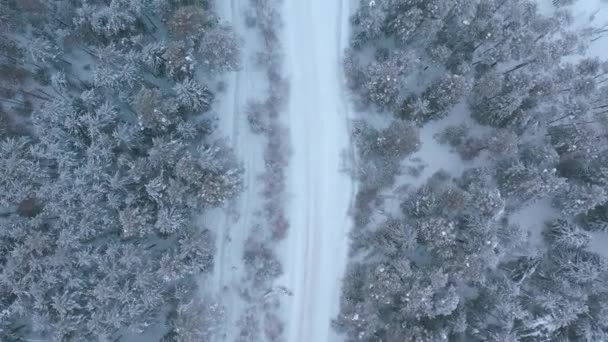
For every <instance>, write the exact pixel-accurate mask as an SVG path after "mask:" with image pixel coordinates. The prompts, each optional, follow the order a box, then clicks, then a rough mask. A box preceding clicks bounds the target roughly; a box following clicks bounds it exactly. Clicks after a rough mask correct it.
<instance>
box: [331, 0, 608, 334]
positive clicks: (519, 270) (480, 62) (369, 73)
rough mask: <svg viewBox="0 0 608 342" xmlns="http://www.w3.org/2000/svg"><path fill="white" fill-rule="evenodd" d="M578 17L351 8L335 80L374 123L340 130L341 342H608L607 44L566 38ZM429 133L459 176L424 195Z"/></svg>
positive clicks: (442, 2)
mask: <svg viewBox="0 0 608 342" xmlns="http://www.w3.org/2000/svg"><path fill="white" fill-rule="evenodd" d="M574 2H575V1H554V2H553V7H554V8H553V12H554V13H552V15H546V14H541V12H540V10H539V7H538V4H537V2H535V1H528V0H507V1H491V0H488V1H485V0H484V1H461V0H449V1H446V0H437V1H433V0H431V1H417V0H387V1H382V0H375V1H374V0H372V1H368V0H365V1H361V3H360V4H359V8H358V10H357V11H356V13H355V14H354V15H353V16H352V18H351V25H352V29H353V33H352V37H351V42H350V49H349V51H348V53H347V56H346V59H345V61H344V70H345V75H346V78H347V83H348V87H349V88H350V89H351V90H352V91H353V93H354V94H355V96H354V100H355V101H356V104H357V107H358V108H359V110H360V111H362V112H367V113H377V114H372V115H366V116H364V117H363V118H362V119H361V120H358V121H357V122H356V123H355V124H354V125H353V130H352V134H353V141H354V145H355V149H356V151H357V156H358V157H357V163H356V166H354V167H353V169H352V173H353V175H354V176H355V177H356V178H357V179H358V181H359V183H360V186H359V191H358V194H357V198H356V208H355V219H356V221H355V227H354V228H353V232H352V239H353V245H352V258H351V263H350V266H349V269H348V271H347V274H346V276H345V281H344V287H343V293H342V300H341V313H340V315H339V317H338V318H337V319H336V320H335V322H334V325H335V327H336V328H337V329H338V330H339V331H341V332H343V333H345V334H346V337H347V338H346V340H348V341H370V342H372V341H374V342H376V341H386V342H391V341H496V342H505V341H522V342H523V341H526V342H527V341H608V321H607V320H606V313H607V312H608V311H607V310H608V301H607V300H606V298H608V259H606V255H607V254H606V248H607V246H606V245H603V248H600V250H598V249H597V248H592V247H593V246H592V243H593V242H594V240H598V239H601V237H602V236H604V235H602V234H605V233H606V232H607V231H608V202H607V201H608V144H607V143H606V142H607V141H606V139H607V137H608V120H606V118H607V115H608V111H607V109H608V99H607V97H606V95H607V94H608V83H607V81H608V62H606V61H605V60H603V59H600V58H598V57H593V56H589V55H588V54H586V51H587V48H588V47H589V46H590V45H591V44H593V43H594V42H595V41H597V40H598V39H600V38H602V34H604V32H605V27H604V29H601V28H600V29H593V28H589V29H574V28H573V26H572V25H571V24H572V21H573V17H572V14H571V12H570V9H571V8H572V7H568V6H567V5H571V4H572V3H574ZM574 6H576V5H574ZM604 51H606V50H604ZM378 121H380V122H382V123H383V125H378V124H377V122H378ZM434 123H439V124H441V125H442V126H441V127H443V128H442V129H441V130H439V131H438V132H437V133H436V134H434V136H432V137H431V140H433V141H434V143H435V144H443V145H444V146H445V147H446V148H449V149H450V150H451V151H452V153H455V154H457V155H458V156H459V159H460V161H461V163H462V165H464V167H463V168H462V170H460V171H462V172H452V171H450V170H433V171H432V175H428V177H426V178H421V177H422V176H421V175H424V173H425V167H426V165H425V164H424V163H418V164H416V165H417V167H412V166H411V165H413V164H412V163H411V162H412V160H408V158H410V159H412V157H413V159H415V157H418V156H419V154H416V152H417V151H419V149H421V148H424V145H425V144H429V143H432V141H431V142H429V141H428V139H427V141H422V139H421V137H420V136H421V133H420V132H425V130H426V129H427V126H429V125H433V124H434ZM435 127H437V126H435ZM423 158H428V159H432V158H433V156H432V155H427V156H423ZM412 183H420V184H421V185H420V186H412ZM530 207H532V208H534V207H537V208H540V207H546V208H547V209H546V210H544V211H542V210H536V211H533V212H532V213H528V214H527V215H528V216H536V218H534V217H533V218H532V219H535V220H536V221H538V223H535V226H534V227H524V226H523V225H520V224H519V222H518V220H516V217H517V215H518V213H521V212H522V210H524V209H526V208H530ZM543 215H545V216H546V217H543ZM539 217H540V219H539ZM536 221H535V222H536ZM603 241H606V240H603Z"/></svg>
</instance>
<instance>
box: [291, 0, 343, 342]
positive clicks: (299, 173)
mask: <svg viewBox="0 0 608 342" xmlns="http://www.w3.org/2000/svg"><path fill="white" fill-rule="evenodd" d="M345 11H346V12H347V11H348V3H347V2H343V1H324V0H307V1H295V0H291V1H287V2H286V3H285V5H284V10H283V18H284V22H285V32H284V39H283V41H284V46H285V51H286V65H285V66H286V69H287V73H288V75H289V76H290V85H291V87H290V89H291V92H290V94H291V95H290V101H289V106H288V115H287V117H288V118H287V122H288V124H289V127H290V133H291V146H292V150H293V155H292V159H291V164H290V167H289V170H288V193H289V194H290V196H291V197H290V203H289V207H288V211H287V212H288V214H289V220H290V232H289V236H288V238H287V239H288V240H287V242H286V244H285V251H284V254H285V255H284V265H285V275H284V276H283V277H282V278H281V279H279V282H281V283H283V284H285V285H286V286H287V287H288V288H290V289H292V292H293V296H292V297H289V298H287V299H286V301H285V303H286V315H287V317H286V319H285V323H286V334H285V336H286V340H287V342H313V341H314V342H326V341H332V342H334V341H336V339H337V337H336V336H335V335H334V334H333V333H332V332H331V324H330V323H331V319H332V318H333V317H334V316H335V315H336V314H337V310H338V300H339V295H340V291H341V277H342V273H343V270H344V266H345V264H346V253H347V243H348V237H347V234H348V231H349V228H350V224H351V222H350V218H349V216H348V209H349V207H350V204H351V198H352V193H353V183H352V181H351V179H350V178H349V177H348V175H346V174H344V173H342V172H341V171H340V168H341V161H342V156H343V155H342V152H343V151H344V150H350V148H349V147H350V141H349V132H348V122H347V119H348V118H347V108H348V105H347V101H346V99H345V92H344V91H343V88H342V74H341V55H342V54H341V51H342V48H343V46H344V42H343V41H342V40H343V39H344V37H345V36H346V35H347V33H346V32H347V31H346V30H347V28H348V25H347V23H346V25H345V22H344V20H345V17H344V16H345V15H348V13H344V12H345Z"/></svg>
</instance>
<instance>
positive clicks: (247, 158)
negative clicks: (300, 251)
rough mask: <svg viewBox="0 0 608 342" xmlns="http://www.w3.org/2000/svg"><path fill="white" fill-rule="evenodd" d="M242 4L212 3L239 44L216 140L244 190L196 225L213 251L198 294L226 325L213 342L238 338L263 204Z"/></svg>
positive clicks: (261, 81)
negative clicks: (212, 242)
mask: <svg viewBox="0 0 608 342" xmlns="http://www.w3.org/2000/svg"><path fill="white" fill-rule="evenodd" d="M248 5H249V3H248V2H247V1H238V0H225V1H217V11H218V14H219V15H220V17H221V18H222V19H223V20H225V21H227V22H229V23H230V24H231V25H232V26H233V27H234V29H235V31H236V33H237V34H238V35H239V36H240V38H241V39H242V43H243V44H242V51H243V53H242V67H241V69H240V70H239V71H237V72H232V73H230V74H229V75H228V77H227V78H226V90H225V93H224V94H222V95H221V96H220V97H219V98H220V102H219V103H218V104H217V107H216V108H217V112H218V114H219V122H218V132H217V133H218V135H219V136H220V137H224V138H226V140H227V143H228V145H229V146H231V147H232V148H233V149H234V152H235V154H236V157H237V158H238V160H240V161H241V162H242V164H243V167H244V174H243V181H244V191H243V192H242V193H241V194H240V195H239V196H238V198H237V199H236V200H234V201H233V202H231V203H229V204H228V205H226V206H225V207H224V208H221V209H216V210H213V211H211V212H206V213H204V215H203V216H202V218H204V219H205V220H204V221H203V222H201V224H202V225H204V226H205V227H206V228H209V229H211V230H213V231H214V232H215V234H216V239H217V240H216V246H217V249H218V250H217V252H216V256H215V260H214V268H213V272H212V274H211V275H210V276H209V277H208V278H206V279H202V281H203V282H204V284H203V285H202V286H201V289H202V290H203V291H204V292H205V295H211V296H213V299H215V300H217V301H219V302H220V303H221V304H222V305H223V306H224V307H225V310H226V312H225V323H224V325H223V326H222V327H221V330H220V332H219V333H218V334H217V335H216V336H215V337H216V341H235V340H236V336H237V335H238V333H239V328H238V324H237V322H238V319H239V317H240V315H241V313H242V312H243V311H244V308H245V307H246V303H245V301H244V300H243V299H242V297H241V296H240V293H241V291H243V290H244V288H243V286H244V282H243V281H242V279H243V277H244V274H245V271H244V269H243V268H244V265H243V261H242V257H243V246H244V241H245V239H246V238H247V237H248V236H249V231H250V230H251V228H252V225H253V222H255V221H256V215H257V211H258V210H259V208H260V206H261V203H263V201H262V199H261V197H260V195H259V193H260V184H259V182H258V179H257V177H258V176H259V175H260V174H261V173H262V172H263V171H264V168H265V166H264V160H263V153H264V141H263V137H261V136H258V135H256V134H254V133H253V132H251V130H250V128H249V124H248V121H247V117H246V114H245V111H244V109H245V106H246V104H247V101H248V100H250V99H260V98H263V97H264V96H265V93H266V88H267V82H266V81H265V80H266V77H265V74H264V73H263V70H261V69H260V68H259V67H258V66H257V65H256V64H255V62H254V60H253V53H255V51H257V50H258V46H260V44H259V39H258V38H257V36H256V32H255V31H254V30H251V29H247V28H246V27H245V24H244V17H245V16H244V13H245V10H246V9H248Z"/></svg>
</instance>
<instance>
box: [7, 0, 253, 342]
mask: <svg viewBox="0 0 608 342" xmlns="http://www.w3.org/2000/svg"><path fill="white" fill-rule="evenodd" d="M213 6H214V4H213V3H211V2H209V1H206V0H200V1H199V0H183V1H182V0H159V1H156V0H155V1H146V0H142V1H138V0H90V1H88V0H87V1H72V0H65V1H63V0H61V1H38V0H27V1H12V0H8V1H2V2H0V27H1V29H2V31H1V32H2V34H1V36H0V46H1V48H0V69H1V71H0V135H1V141H0V151H1V152H0V175H1V176H0V186H1V189H2V191H1V194H0V209H1V218H0V226H1V228H0V265H1V266H0V298H1V300H0V340H2V341H7V342H11V341H30V340H36V341H38V340H39V339H40V338H44V339H45V340H55V341H117V340H121V336H127V335H128V334H132V333H135V334H136V333H139V332H143V331H145V330H146V329H149V328H150V327H155V326H161V327H162V329H163V331H165V333H164V337H163V338H162V341H167V342H169V341H207V340H208V338H209V336H211V334H212V333H213V329H214V326H215V325H216V323H217V322H218V321H219V320H220V319H221V317H222V310H223V309H222V306H221V303H218V302H216V300H217V299H212V298H205V297H204V296H200V290H199V289H198V287H197V285H196V282H195V280H196V277H198V276H199V275H201V274H202V273H205V272H208V271H209V270H210V269H211V267H212V265H213V258H214V253H215V246H214V243H215V240H214V238H213V234H212V233H211V231H210V230H209V229H208V228H209V227H206V224H205V221H204V220H201V219H199V215H200V214H201V213H203V212H204V211H205V210H206V209H207V208H213V207H216V206H221V205H222V204H223V203H224V202H226V201H227V200H229V199H230V198H232V197H234V196H235V195H236V194H237V193H238V192H239V191H240V190H241V188H242V180H241V176H240V174H241V169H242V168H241V166H240V165H239V162H238V161H237V160H235V158H234V156H233V155H232V152H231V150H230V149H229V148H228V147H227V146H226V144H225V143H223V141H222V139H221V136H218V135H217V134H214V130H215V121H216V113H214V102H215V100H216V98H217V97H218V96H221V83H220V82H219V80H220V76H221V74H223V73H225V72H227V71H232V70H235V69H237V68H238V67H239V64H240V52H239V49H240V47H239V46H240V43H239V38H238V37H237V36H236V35H235V34H234V32H233V30H232V29H231V27H229V26H227V25H225V24H224V23H222V20H221V18H219V17H218V16H217V14H216V13H215V11H214V7H213ZM218 84H219V86H218ZM35 337H37V338H38V339H35Z"/></svg>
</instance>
